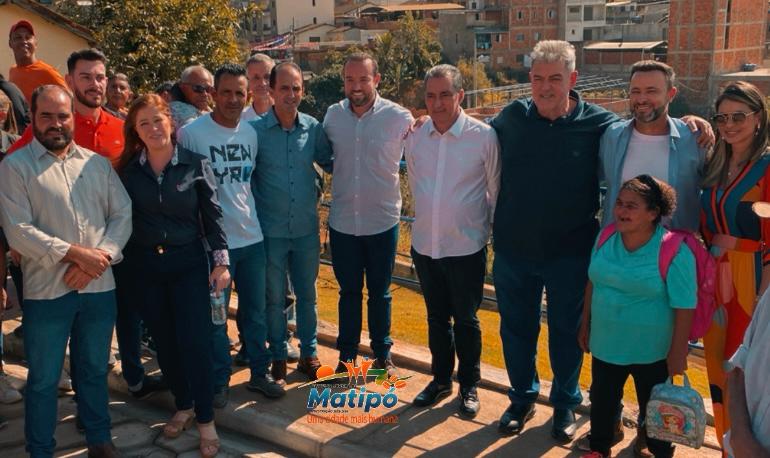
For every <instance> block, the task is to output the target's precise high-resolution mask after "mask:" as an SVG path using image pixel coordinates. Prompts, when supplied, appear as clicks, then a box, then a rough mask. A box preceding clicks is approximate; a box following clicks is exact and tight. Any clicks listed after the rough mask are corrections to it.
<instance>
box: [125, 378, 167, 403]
mask: <svg viewBox="0 0 770 458" xmlns="http://www.w3.org/2000/svg"><path fill="white" fill-rule="evenodd" d="M167 389H168V384H167V383H166V380H165V379H164V378H163V377H161V376H158V375H145V376H144V379H143V380H142V387H141V388H139V389H138V390H134V391H132V390H128V392H129V393H131V396H133V397H134V398H136V399H147V398H149V397H150V396H152V395H153V394H155V393H157V392H158V391H165V390H167Z"/></svg>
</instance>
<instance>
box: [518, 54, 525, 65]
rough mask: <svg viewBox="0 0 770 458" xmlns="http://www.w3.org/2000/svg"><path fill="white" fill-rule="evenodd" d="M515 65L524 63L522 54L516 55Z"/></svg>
mask: <svg viewBox="0 0 770 458" xmlns="http://www.w3.org/2000/svg"><path fill="white" fill-rule="evenodd" d="M516 63H517V64H523V63H524V54H516Z"/></svg>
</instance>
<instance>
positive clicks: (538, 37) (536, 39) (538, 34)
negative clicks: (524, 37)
mask: <svg viewBox="0 0 770 458" xmlns="http://www.w3.org/2000/svg"><path fill="white" fill-rule="evenodd" d="M542 35H543V34H541V33H540V32H535V41H540V38H541V37H542Z"/></svg>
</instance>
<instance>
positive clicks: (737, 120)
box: [711, 111, 757, 124]
mask: <svg viewBox="0 0 770 458" xmlns="http://www.w3.org/2000/svg"><path fill="white" fill-rule="evenodd" d="M756 113H757V112H756V111H752V112H751V113H745V112H743V111H736V112H733V113H717V114H715V115H714V116H712V117H711V120H712V121H714V122H715V123H717V124H727V121H732V123H733V124H743V123H744V122H746V118H748V117H749V116H751V115H753V114H756Z"/></svg>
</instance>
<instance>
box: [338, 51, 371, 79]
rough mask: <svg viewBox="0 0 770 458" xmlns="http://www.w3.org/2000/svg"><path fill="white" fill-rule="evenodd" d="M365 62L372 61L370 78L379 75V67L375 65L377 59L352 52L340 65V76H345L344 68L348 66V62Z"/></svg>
mask: <svg viewBox="0 0 770 458" xmlns="http://www.w3.org/2000/svg"><path fill="white" fill-rule="evenodd" d="M367 60H370V61H372V76H374V75H376V74H378V73H380V67H379V66H378V65H377V59H375V58H374V57H373V56H372V55H371V54H369V53H368V52H354V53H351V54H349V55H348V56H347V57H346V58H345V63H344V64H342V76H343V77H344V76H345V66H346V65H347V64H348V62H366V61H367Z"/></svg>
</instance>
